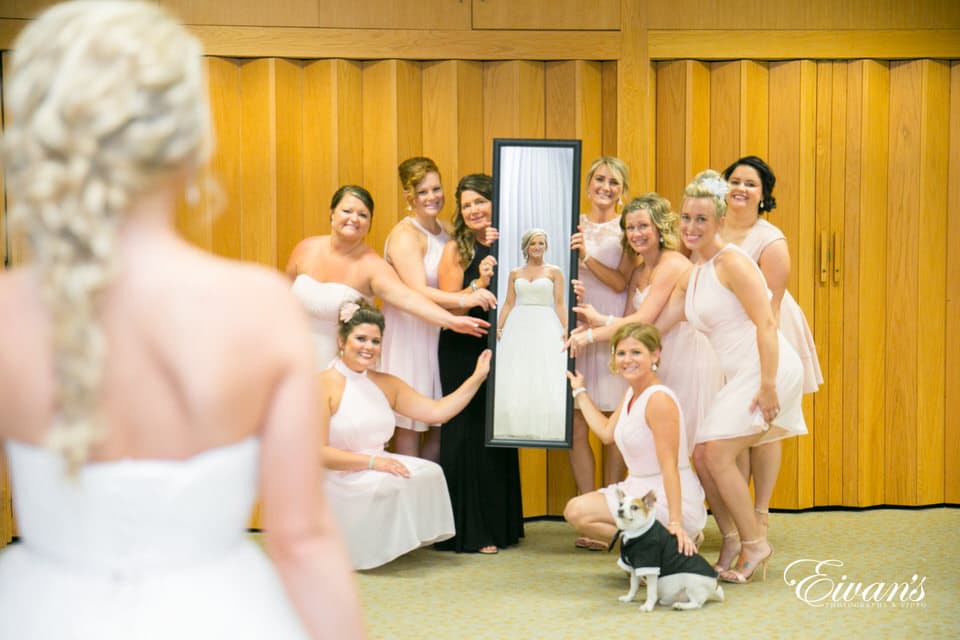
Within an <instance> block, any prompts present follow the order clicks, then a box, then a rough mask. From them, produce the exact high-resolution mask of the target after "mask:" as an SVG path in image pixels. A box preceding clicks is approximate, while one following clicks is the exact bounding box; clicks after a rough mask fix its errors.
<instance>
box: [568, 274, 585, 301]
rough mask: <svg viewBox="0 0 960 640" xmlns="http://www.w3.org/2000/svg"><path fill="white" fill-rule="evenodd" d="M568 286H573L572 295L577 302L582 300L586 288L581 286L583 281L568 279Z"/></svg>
mask: <svg viewBox="0 0 960 640" xmlns="http://www.w3.org/2000/svg"><path fill="white" fill-rule="evenodd" d="M570 286H571V287H573V296H574V297H575V298H576V299H577V304H580V303H581V302H583V295H584V293H586V288H585V287H584V286H583V282H582V281H581V280H577V279H576V278H574V279H573V280H571V281H570Z"/></svg>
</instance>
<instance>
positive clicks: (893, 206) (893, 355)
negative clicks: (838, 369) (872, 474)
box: [883, 62, 922, 504]
mask: <svg viewBox="0 0 960 640" xmlns="http://www.w3.org/2000/svg"><path fill="white" fill-rule="evenodd" d="M921 88H922V78H921V68H920V65H919V64H917V63H915V62H893V63H891V64H890V129H889V136H890V165H889V168H888V175H887V183H888V184H889V186H890V191H889V193H888V205H887V206H888V209H887V211H888V213H889V215H888V217H887V238H886V249H887V250H886V253H887V258H886V267H887V269H886V271H885V273H886V282H885V286H886V289H887V293H886V296H887V300H888V304H887V306H886V309H885V321H886V326H887V327H888V329H889V330H888V332H887V335H886V340H885V342H884V346H885V352H886V353H885V356H886V361H887V363H888V366H887V368H886V370H885V372H884V373H885V379H884V383H885V388H884V391H885V398H884V400H885V407H886V414H885V424H886V425H888V426H889V428H887V429H886V430H885V433H884V435H885V442H884V445H885V446H884V452H885V455H884V475H883V480H884V494H885V495H884V498H885V500H886V501H887V502H889V503H892V504H911V503H912V502H913V501H914V500H915V499H916V497H917V496H916V477H917V431H918V425H917V400H918V396H917V391H918V389H917V376H918V372H917V358H916V355H912V354H916V353H917V346H918V336H917V330H918V328H919V323H918V317H917V303H918V302H919V299H918V294H919V283H918V281H917V276H918V273H917V259H918V257H919V247H918V241H919V232H918V227H919V226H920V225H917V224H915V221H914V219H913V216H911V215H908V214H907V212H909V211H913V210H915V208H916V207H917V204H918V203H919V202H920V168H921V164H922V161H921V158H920V143H921V131H920V126H921V125H920V120H921V113H920V111H921V104H920V100H919V99H918V98H919V97H920V95H921Z"/></svg>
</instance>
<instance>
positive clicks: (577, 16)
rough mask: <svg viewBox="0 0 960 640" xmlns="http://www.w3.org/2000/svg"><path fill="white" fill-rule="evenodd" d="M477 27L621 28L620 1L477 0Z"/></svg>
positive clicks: (475, 21) (474, 6) (474, 10)
mask: <svg viewBox="0 0 960 640" xmlns="http://www.w3.org/2000/svg"><path fill="white" fill-rule="evenodd" d="M472 4H473V28H474V29H577V30H582V29H606V30H616V29H619V28H620V0H587V1H584V0H525V1H524V2H516V1H515V0H474V1H473V3H472Z"/></svg>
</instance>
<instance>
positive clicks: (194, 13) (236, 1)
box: [157, 0, 375, 27]
mask: <svg viewBox="0 0 960 640" xmlns="http://www.w3.org/2000/svg"><path fill="white" fill-rule="evenodd" d="M369 1H370V0H367V2H369ZM374 1H375V0H374ZM157 2H158V4H161V5H163V6H165V7H167V8H168V9H169V10H170V11H171V13H173V14H174V15H176V16H177V17H178V18H179V19H180V20H182V21H183V22H184V23H185V24H222V25H259V26H265V27H317V26H321V15H324V14H326V15H329V13H330V11H329V10H327V11H323V12H322V13H321V4H320V3H319V2H318V1H317V0H284V1H283V2H262V1H261V0H231V2H205V1H203V0H157ZM363 3H364V0H354V2H353V3H351V4H363ZM347 6H349V5H347ZM334 13H336V9H334Z"/></svg>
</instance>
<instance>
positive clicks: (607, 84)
mask: <svg viewBox="0 0 960 640" xmlns="http://www.w3.org/2000/svg"><path fill="white" fill-rule="evenodd" d="M601 65H602V69H603V79H602V81H601V85H600V86H601V89H600V91H601V93H602V95H603V99H602V103H603V104H602V105H601V108H602V109H603V125H602V128H603V130H602V132H601V142H600V154H601V155H604V156H615V155H617V95H618V91H617V63H616V62H612V61H611V62H603V63H601ZM650 120H651V121H653V118H651V119H650ZM582 177H583V178H586V175H583V176H582Z"/></svg>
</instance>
